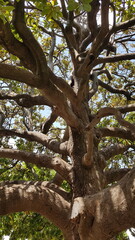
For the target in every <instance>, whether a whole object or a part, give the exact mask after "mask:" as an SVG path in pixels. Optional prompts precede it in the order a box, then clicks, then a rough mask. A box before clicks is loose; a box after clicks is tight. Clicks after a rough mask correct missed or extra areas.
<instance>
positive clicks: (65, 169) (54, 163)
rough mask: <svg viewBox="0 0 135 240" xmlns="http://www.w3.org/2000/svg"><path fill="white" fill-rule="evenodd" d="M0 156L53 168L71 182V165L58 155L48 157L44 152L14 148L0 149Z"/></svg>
mask: <svg viewBox="0 0 135 240" xmlns="http://www.w3.org/2000/svg"><path fill="white" fill-rule="evenodd" d="M0 157H4V158H14V159H17V160H21V161H24V162H26V163H32V164H35V165H36V166H38V167H45V168H50V169H54V170H55V171H56V172H58V173H59V174H60V175H61V176H62V177H63V178H64V179H65V180H67V181H68V182H69V183H71V169H72V168H71V166H70V165H69V164H68V163H66V162H65V161H63V160H62V159H61V158H59V157H52V158H51V157H49V156H48V155H45V154H35V153H32V152H26V151H20V150H14V149H1V148H0Z"/></svg>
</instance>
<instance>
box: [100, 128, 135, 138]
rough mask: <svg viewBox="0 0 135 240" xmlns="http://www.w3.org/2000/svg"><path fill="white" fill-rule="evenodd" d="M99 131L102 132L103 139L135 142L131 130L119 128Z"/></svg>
mask: <svg viewBox="0 0 135 240" xmlns="http://www.w3.org/2000/svg"><path fill="white" fill-rule="evenodd" d="M98 130H99V131H100V134H101V137H108V136H110V137H118V138H123V139H128V140H130V141H135V136H134V135H133V134H132V132H131V131H130V130H125V129H122V128H117V127H106V128H98Z"/></svg>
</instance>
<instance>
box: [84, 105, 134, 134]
mask: <svg viewBox="0 0 135 240" xmlns="http://www.w3.org/2000/svg"><path fill="white" fill-rule="evenodd" d="M111 115H114V116H115V117H116V119H117V121H118V122H119V123H120V125H122V126H124V127H126V128H128V129H130V130H131V132H133V134H135V125H134V124H132V123H130V122H128V121H126V120H124V119H123V118H122V115H121V112H120V111H119V109H116V108H112V107H105V108H101V109H100V110H99V112H98V113H97V114H96V116H95V118H94V119H93V120H92V121H91V123H90V124H89V125H88V126H87V127H86V130H90V129H92V128H94V127H95V126H96V124H98V123H99V122H100V120H101V118H103V117H106V116H111Z"/></svg>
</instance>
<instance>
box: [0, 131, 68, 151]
mask: <svg viewBox="0 0 135 240" xmlns="http://www.w3.org/2000/svg"><path fill="white" fill-rule="evenodd" d="M0 136H18V137H21V138H25V139H26V140H28V141H35V142H38V143H41V144H42V145H43V146H46V147H47V148H48V149H50V150H52V151H54V152H56V153H60V154H67V142H63V143H60V142H57V141H55V140H53V139H51V138H49V137H47V136H46V135H45V134H43V133H40V132H36V131H18V130H7V129H1V130H0Z"/></svg>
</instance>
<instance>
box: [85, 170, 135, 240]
mask: <svg viewBox="0 0 135 240" xmlns="http://www.w3.org/2000/svg"><path fill="white" fill-rule="evenodd" d="M134 180H135V168H133V170H131V171H130V172H128V173H127V174H126V175H125V176H124V177H123V178H122V179H121V180H120V181H119V182H118V183H117V184H115V185H114V186H112V187H109V188H106V189H104V190H103V191H101V192H99V193H97V194H95V195H93V196H85V197H84V198H83V201H84V204H85V207H86V211H87V212H89V213H90V214H92V215H93V217H94V222H93V226H92V232H93V234H94V237H95V239H102V238H103V239H105V240H107V239H108V238H109V239H110V238H112V237H113V236H115V235H116V234H117V233H118V232H121V231H124V230H126V229H128V228H131V227H135V181H134ZM127 219H128V221H127Z"/></svg>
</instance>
